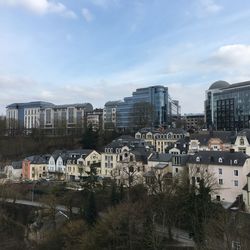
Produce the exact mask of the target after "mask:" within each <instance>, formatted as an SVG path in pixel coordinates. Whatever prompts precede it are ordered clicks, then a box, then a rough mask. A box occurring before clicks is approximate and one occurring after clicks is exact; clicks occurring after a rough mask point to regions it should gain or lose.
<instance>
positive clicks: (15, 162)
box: [11, 161, 23, 169]
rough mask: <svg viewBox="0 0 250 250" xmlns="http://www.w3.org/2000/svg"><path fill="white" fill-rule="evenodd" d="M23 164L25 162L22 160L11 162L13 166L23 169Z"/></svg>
mask: <svg viewBox="0 0 250 250" xmlns="http://www.w3.org/2000/svg"><path fill="white" fill-rule="evenodd" d="M22 164H23V162H22V161H13V162H12V163H11V166H12V167H13V168H14V169H22Z"/></svg>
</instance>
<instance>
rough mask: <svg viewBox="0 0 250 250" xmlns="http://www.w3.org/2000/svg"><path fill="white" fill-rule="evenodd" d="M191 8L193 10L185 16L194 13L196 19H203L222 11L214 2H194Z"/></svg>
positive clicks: (205, 0) (214, 0)
mask: <svg viewBox="0 0 250 250" xmlns="http://www.w3.org/2000/svg"><path fill="white" fill-rule="evenodd" d="M193 7H194V10H193V9H192V10H190V11H186V12H185V13H186V15H187V16H189V15H191V13H193V12H194V13H195V15H196V16H197V17H198V18H204V17H207V16H209V15H213V14H216V13H218V12H220V11H221V10H222V9H223V7H222V6H221V5H219V4H217V3H216V0H196V2H195V4H194V6H193Z"/></svg>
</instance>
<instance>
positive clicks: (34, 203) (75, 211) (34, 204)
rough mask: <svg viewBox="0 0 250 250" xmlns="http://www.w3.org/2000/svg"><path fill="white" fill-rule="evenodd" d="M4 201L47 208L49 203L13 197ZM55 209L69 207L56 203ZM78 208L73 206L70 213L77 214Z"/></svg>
mask: <svg viewBox="0 0 250 250" xmlns="http://www.w3.org/2000/svg"><path fill="white" fill-rule="evenodd" d="M0 200H2V199H0ZM4 201H5V202H8V203H15V204H21V205H26V206H32V207H41V208H49V205H47V204H45V203H42V202H38V201H29V200H14V199H5V200H4ZM56 209H57V210H58V211H62V212H69V209H68V208H67V207H66V206H64V205H56ZM79 210H80V209H79V208H78V207H73V208H72V213H73V214H78V213H79Z"/></svg>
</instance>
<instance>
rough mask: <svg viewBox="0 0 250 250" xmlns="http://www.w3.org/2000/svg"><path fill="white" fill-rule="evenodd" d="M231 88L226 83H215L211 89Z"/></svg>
mask: <svg viewBox="0 0 250 250" xmlns="http://www.w3.org/2000/svg"><path fill="white" fill-rule="evenodd" d="M228 86H230V84H229V83H228V82H226V81H216V82H214V83H213V84H212V85H211V86H210V88H209V89H221V88H225V87H228Z"/></svg>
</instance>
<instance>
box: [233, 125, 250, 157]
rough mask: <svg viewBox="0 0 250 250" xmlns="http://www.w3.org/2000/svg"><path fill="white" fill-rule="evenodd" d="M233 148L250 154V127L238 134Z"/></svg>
mask: <svg viewBox="0 0 250 250" xmlns="http://www.w3.org/2000/svg"><path fill="white" fill-rule="evenodd" d="M233 148H234V150H235V151H237V152H243V153H246V154H247V155H250V129H244V130H242V131H240V132H239V133H238V134H237V137H236V140H235V142H234V145H233Z"/></svg>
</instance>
